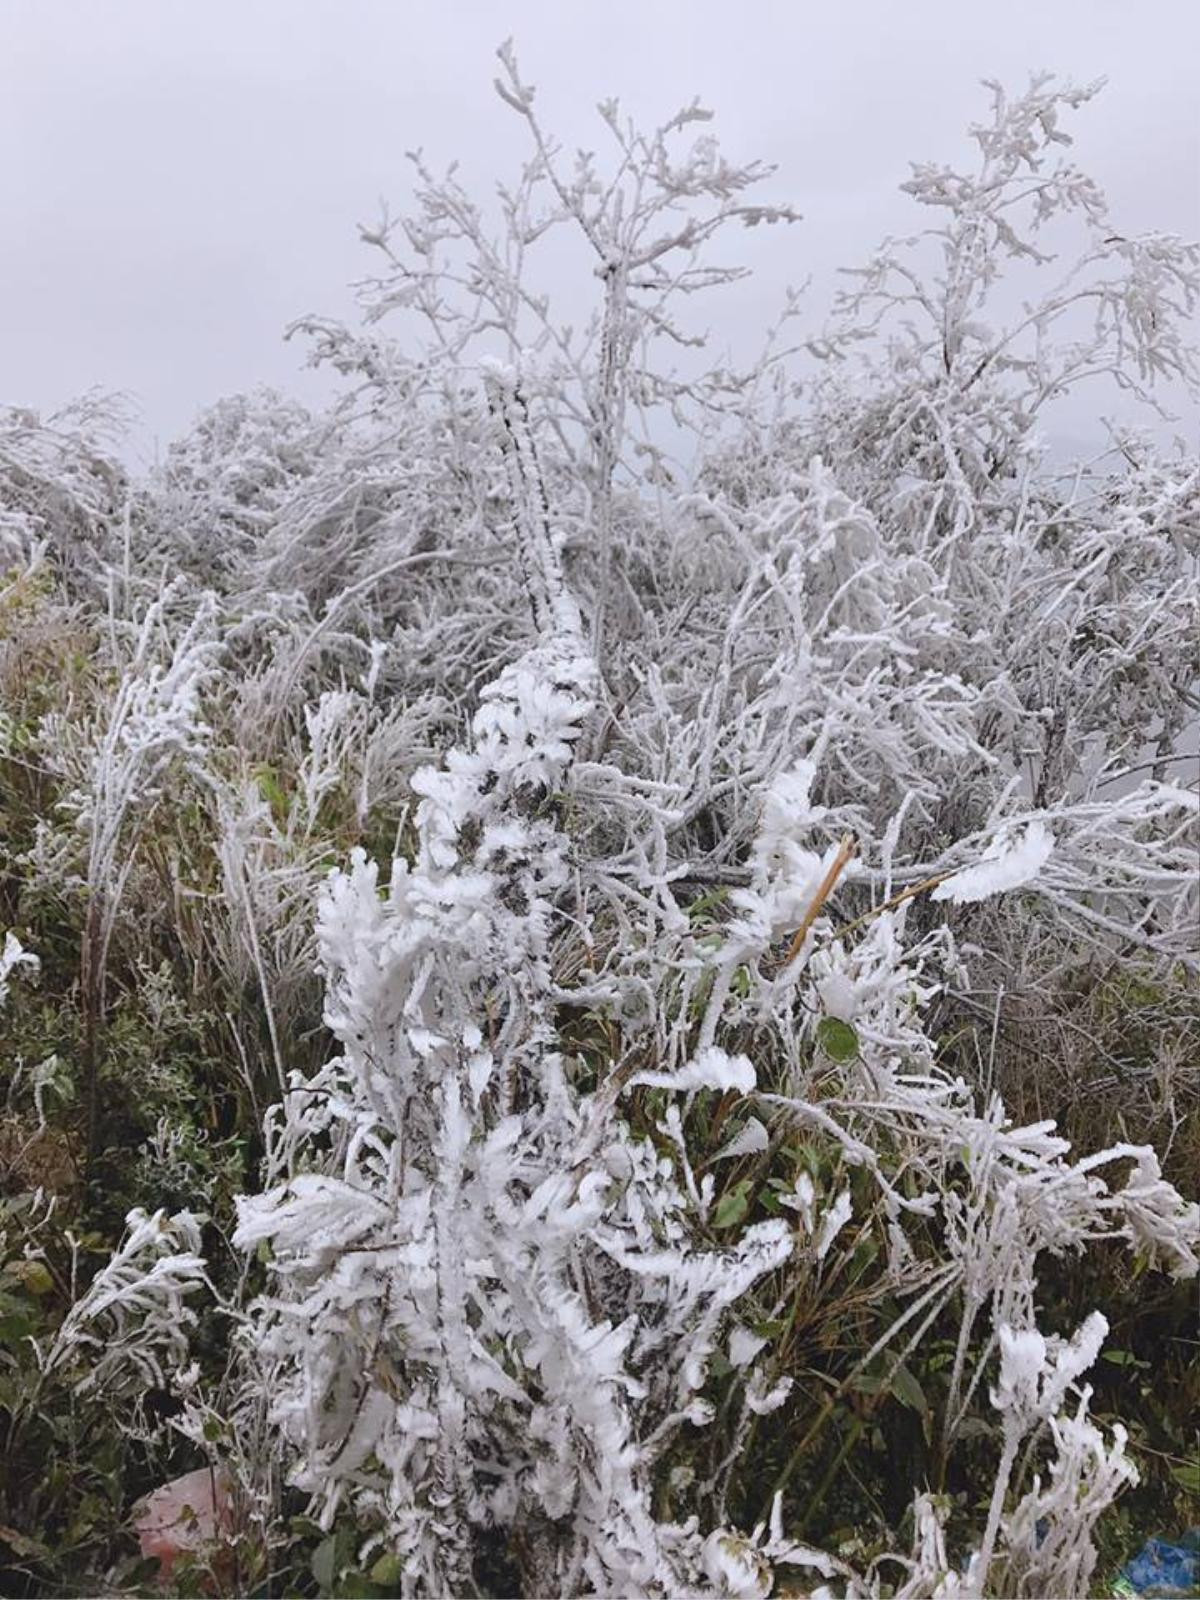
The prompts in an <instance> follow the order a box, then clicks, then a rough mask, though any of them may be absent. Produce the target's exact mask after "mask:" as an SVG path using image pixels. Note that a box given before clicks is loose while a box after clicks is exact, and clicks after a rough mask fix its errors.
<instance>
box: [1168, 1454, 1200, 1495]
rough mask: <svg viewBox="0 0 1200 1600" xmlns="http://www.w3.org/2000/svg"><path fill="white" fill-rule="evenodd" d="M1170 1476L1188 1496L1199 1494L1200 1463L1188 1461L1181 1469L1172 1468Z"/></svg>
mask: <svg viewBox="0 0 1200 1600" xmlns="http://www.w3.org/2000/svg"><path fill="white" fill-rule="evenodd" d="M1171 1476H1172V1477H1173V1478H1174V1479H1175V1482H1176V1483H1177V1484H1178V1485H1179V1487H1180V1488H1181V1489H1186V1490H1187V1492H1188V1493H1189V1494H1200V1461H1188V1462H1185V1464H1184V1465H1183V1466H1182V1467H1172V1468H1171Z"/></svg>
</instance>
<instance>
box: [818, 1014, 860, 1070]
mask: <svg viewBox="0 0 1200 1600" xmlns="http://www.w3.org/2000/svg"><path fill="white" fill-rule="evenodd" d="M817 1043H818V1044H819V1045H820V1046H821V1049H822V1050H824V1052H825V1054H826V1055H827V1056H828V1057H829V1059H830V1060H831V1061H837V1062H845V1061H853V1060H854V1059H855V1058H856V1057H857V1055H858V1035H857V1034H856V1033H855V1031H854V1029H853V1028H852V1027H851V1026H850V1024H849V1023H848V1022H843V1021H842V1020H841V1018H840V1017H822V1018H821V1020H820V1022H819V1023H818V1024H817Z"/></svg>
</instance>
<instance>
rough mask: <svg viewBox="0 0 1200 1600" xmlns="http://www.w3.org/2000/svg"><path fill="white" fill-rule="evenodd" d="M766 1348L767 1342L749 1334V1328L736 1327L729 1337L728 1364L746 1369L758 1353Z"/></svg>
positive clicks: (755, 1334)
mask: <svg viewBox="0 0 1200 1600" xmlns="http://www.w3.org/2000/svg"><path fill="white" fill-rule="evenodd" d="M766 1347H767V1341H766V1340H765V1339H763V1338H760V1337H759V1335H758V1334H757V1333H751V1332H750V1330H749V1328H743V1327H737V1328H735V1329H734V1330H733V1332H732V1333H731V1334H730V1335H729V1364H730V1365H731V1366H734V1367H748V1366H749V1365H750V1363H751V1362H752V1361H753V1360H754V1358H755V1356H756V1355H757V1354H758V1352H759V1351H760V1350H765V1349H766Z"/></svg>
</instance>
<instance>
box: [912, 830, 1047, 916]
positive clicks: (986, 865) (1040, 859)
mask: <svg viewBox="0 0 1200 1600" xmlns="http://www.w3.org/2000/svg"><path fill="white" fill-rule="evenodd" d="M1053 849H1054V835H1053V834H1052V833H1051V832H1050V830H1049V828H1048V827H1047V826H1046V824H1045V823H1044V822H1031V823H1030V824H1029V825H1028V827H1026V829H1025V830H1024V832H1023V833H1021V834H1020V835H1018V836H1017V837H1015V838H1014V837H1013V836H1012V834H1011V833H1009V832H1007V831H1006V832H1004V833H1001V834H999V835H998V836H997V837H996V838H995V839H993V840H992V842H991V844H990V845H988V847H987V849H986V850H985V851H984V853H983V855H982V856H980V858H979V860H978V861H977V862H975V864H974V865H973V866H970V867H964V868H963V870H962V871H961V872H956V873H955V874H954V876H953V877H952V878H947V879H946V881H945V882H944V883H940V884H939V885H938V886H937V888H936V889H935V890H934V891H933V893H932V895H931V896H930V898H931V899H933V900H949V901H951V902H952V903H953V904H954V905H959V906H961V905H970V904H973V903H974V902H975V901H976V900H987V899H989V898H990V897H991V896H992V895H994V894H1003V893H1004V891H1005V890H1006V889H1019V888H1020V887H1021V885H1022V884H1025V883H1031V882H1032V881H1033V879H1034V878H1036V877H1037V875H1038V873H1039V872H1040V871H1041V870H1042V868H1043V867H1044V866H1045V864H1046V862H1047V861H1048V860H1049V859H1050V853H1051V851H1052V850H1053Z"/></svg>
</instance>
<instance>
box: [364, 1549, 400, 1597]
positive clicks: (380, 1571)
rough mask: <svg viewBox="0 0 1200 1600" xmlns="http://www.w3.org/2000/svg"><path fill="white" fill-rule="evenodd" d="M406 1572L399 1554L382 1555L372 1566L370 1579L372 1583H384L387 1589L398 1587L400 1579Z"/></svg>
mask: <svg viewBox="0 0 1200 1600" xmlns="http://www.w3.org/2000/svg"><path fill="white" fill-rule="evenodd" d="M403 1573H404V1566H403V1564H402V1562H401V1560H400V1557H399V1556H393V1555H390V1554H389V1555H386V1556H380V1558H379V1560H378V1561H377V1562H376V1563H375V1565H374V1566H373V1567H372V1568H371V1571H370V1574H369V1576H370V1579H371V1582H372V1583H379V1584H382V1585H383V1587H384V1588H385V1589H398V1588H399V1585H400V1579H401V1577H402V1576H403Z"/></svg>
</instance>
